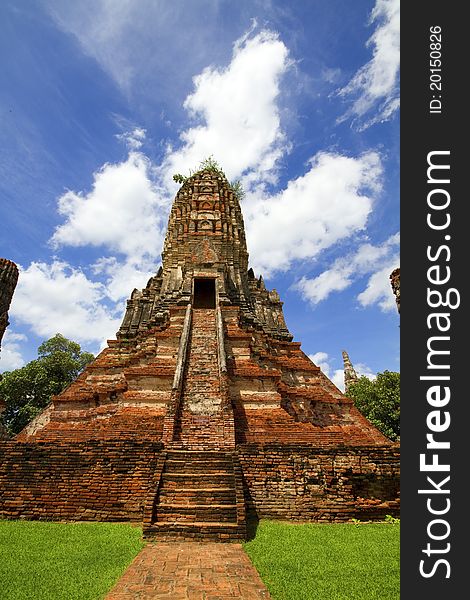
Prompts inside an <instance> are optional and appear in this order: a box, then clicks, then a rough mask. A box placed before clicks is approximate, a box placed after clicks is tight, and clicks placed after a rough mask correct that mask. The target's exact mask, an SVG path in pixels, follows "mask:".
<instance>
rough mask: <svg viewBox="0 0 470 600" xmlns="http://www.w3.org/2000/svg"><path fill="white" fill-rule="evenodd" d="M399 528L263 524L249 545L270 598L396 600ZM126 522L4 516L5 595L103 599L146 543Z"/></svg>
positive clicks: (9, 599)
mask: <svg viewBox="0 0 470 600" xmlns="http://www.w3.org/2000/svg"><path fill="white" fill-rule="evenodd" d="M399 534H400V527H399V525H391V524H388V523H374V524H372V523H367V524H365V523H364V524H360V525H354V524H337V525H315V524H306V525H292V524H288V523H281V522H274V521H261V522H260V523H259V526H258V530H257V532H256V538H255V539H254V540H252V541H250V542H247V543H246V544H245V550H246V551H247V553H248V555H249V557H250V558H251V560H252V561H253V563H254V565H255V567H256V568H257V569H258V571H259V573H260V575H261V577H262V578H263V581H264V582H265V583H266V585H267V586H268V588H269V590H270V592H271V594H272V596H273V600H317V599H318V600H359V599H361V600H398V599H399ZM141 535H142V530H141V529H140V528H139V527H132V526H130V525H126V524H109V523H70V524H61V523H44V522H37V521H35V522H33V521H0V598H2V599H5V600H33V599H34V600H98V599H99V598H103V596H104V595H105V594H106V592H108V591H109V589H110V588H111V587H112V586H113V584H114V583H115V582H116V581H117V579H118V578H119V576H120V575H121V574H122V573H123V572H124V570H125V568H126V567H127V565H128V564H129V563H130V562H131V561H132V559H133V558H134V556H136V555H137V553H138V552H139V550H140V549H141V548H142V547H143V543H142V540H141Z"/></svg>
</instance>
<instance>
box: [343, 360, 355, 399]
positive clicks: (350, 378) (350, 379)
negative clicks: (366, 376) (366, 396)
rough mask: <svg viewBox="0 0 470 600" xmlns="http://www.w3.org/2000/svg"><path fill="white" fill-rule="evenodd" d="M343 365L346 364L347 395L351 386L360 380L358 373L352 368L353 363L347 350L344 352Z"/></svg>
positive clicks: (345, 382)
mask: <svg viewBox="0 0 470 600" xmlns="http://www.w3.org/2000/svg"><path fill="white" fill-rule="evenodd" d="M343 363H344V388H345V393H346V394H347V393H348V389H349V386H350V385H351V384H352V383H356V381H357V380H358V379H359V378H358V376H357V373H356V371H355V370H354V367H353V366H352V362H351V360H350V358H349V355H348V353H347V352H346V350H343Z"/></svg>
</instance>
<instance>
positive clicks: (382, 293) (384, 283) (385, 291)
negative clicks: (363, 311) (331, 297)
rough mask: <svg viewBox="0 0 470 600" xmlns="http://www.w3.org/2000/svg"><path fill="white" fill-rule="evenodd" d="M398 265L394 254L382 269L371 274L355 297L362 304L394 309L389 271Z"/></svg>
mask: <svg viewBox="0 0 470 600" xmlns="http://www.w3.org/2000/svg"><path fill="white" fill-rule="evenodd" d="M398 265H399V257H398V256H395V257H394V258H392V259H391V260H389V261H388V262H387V263H386V265H385V266H384V267H383V268H382V269H379V270H378V271H376V272H375V273H374V274H373V275H371V277H370V278H369V281H368V282H367V287H366V289H365V290H364V291H363V292H361V293H360V294H359V296H358V297H357V299H358V300H359V302H360V303H361V305H362V306H371V305H373V304H378V305H379V306H380V308H381V309H382V310H383V311H390V310H396V300H395V296H394V295H393V292H392V291H391V290H392V288H391V285H390V273H391V272H392V271H393V269H396V268H397V266H398Z"/></svg>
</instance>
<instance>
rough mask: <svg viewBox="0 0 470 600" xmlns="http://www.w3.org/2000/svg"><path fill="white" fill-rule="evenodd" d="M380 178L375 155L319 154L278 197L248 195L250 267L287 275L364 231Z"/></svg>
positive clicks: (247, 222)
mask: <svg viewBox="0 0 470 600" xmlns="http://www.w3.org/2000/svg"><path fill="white" fill-rule="evenodd" d="M381 175H382V164H381V160H380V156H379V155H378V154H377V153H376V152H368V153H365V154H363V155H361V156H359V157H357V158H351V157H347V156H343V155H340V154H334V153H327V152H320V153H318V154H317V155H316V156H314V157H313V158H312V159H311V161H310V163H309V169H308V171H307V172H306V173H305V175H302V176H301V177H299V178H297V179H294V180H291V181H290V182H289V183H288V185H287V187H286V189H285V190H283V191H281V192H280V193H279V194H277V195H275V196H273V197H266V196H262V195H261V196H260V195H257V194H248V195H247V198H246V200H245V202H244V206H243V209H244V214H245V225H246V233H247V240H248V245H249V248H250V261H251V264H252V265H253V266H254V267H255V268H256V269H257V270H261V271H262V272H263V273H264V274H268V275H269V274H271V273H273V272H275V271H285V270H287V269H288V268H289V267H290V265H291V264H292V262H293V261H294V260H299V259H307V258H309V259H311V258H314V257H316V256H317V255H318V254H319V252H320V251H321V250H324V249H325V248H328V247H329V246H331V245H333V244H335V243H336V242H338V241H339V240H342V239H344V238H347V237H349V236H350V235H352V234H353V233H355V232H358V231H361V230H362V229H364V227H365V225H366V222H367V217H368V216H369V214H370V212H371V210H372V205H373V199H374V197H375V196H376V194H377V193H378V192H379V190H380V181H381ZM258 193H259V191H258ZM273 240H275V241H276V243H275V244H273Z"/></svg>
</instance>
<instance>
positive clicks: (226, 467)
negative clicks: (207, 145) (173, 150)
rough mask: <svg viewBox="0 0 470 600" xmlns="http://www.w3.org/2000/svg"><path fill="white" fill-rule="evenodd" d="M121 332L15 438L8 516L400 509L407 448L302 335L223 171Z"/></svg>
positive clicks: (335, 517)
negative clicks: (295, 337) (264, 271)
mask: <svg viewBox="0 0 470 600" xmlns="http://www.w3.org/2000/svg"><path fill="white" fill-rule="evenodd" d="M116 337H117V339H116V340H110V341H109V342H108V347H107V348H106V349H105V350H103V351H102V352H101V353H100V354H99V355H98V357H97V358H96V359H95V360H94V361H93V362H92V363H91V364H90V365H88V367H87V368H86V369H85V370H84V371H83V372H82V373H81V375H80V376H79V377H78V378H77V380H76V381H75V382H74V383H72V384H71V385H70V386H69V387H68V388H67V389H66V390H65V391H64V392H62V393H61V394H60V395H58V396H56V397H54V399H53V402H52V403H51V404H50V406H49V407H48V408H46V409H45V410H44V411H43V412H42V413H41V414H40V415H39V416H38V417H37V418H36V419H35V420H34V421H33V422H32V423H31V424H30V425H28V426H27V427H26V428H25V429H24V430H23V431H22V432H21V433H20V434H19V435H18V436H17V437H16V438H15V439H14V440H12V441H10V442H7V443H2V444H1V445H0V448H3V453H4V454H3V461H2V466H1V467H0V485H1V486H2V488H3V490H4V494H3V496H2V499H1V500H0V515H2V514H3V516H6V517H9V518H18V517H23V518H31V519H38V518H47V519H76V520H112V521H116V520H133V521H143V524H144V534H145V536H146V537H147V538H150V539H151V538H153V537H159V539H162V538H173V537H182V538H185V539H190V538H198V539H199V538H208V539H221V540H224V539H225V540H232V539H240V538H244V537H245V536H246V517H247V514H250V515H251V514H252V515H256V516H258V517H269V518H282V519H291V520H297V521H299V520H311V521H314V520H321V521H344V520H348V519H351V518H353V517H354V518H381V517H383V516H384V515H385V514H395V513H396V511H397V510H398V495H399V479H398V477H399V454H398V447H397V445H396V444H393V443H392V442H390V440H388V439H387V438H386V437H384V436H383V435H382V434H381V433H380V432H379V431H378V430H377V429H376V428H375V427H373V426H372V425H371V424H370V423H369V422H368V421H367V420H366V419H365V418H364V416H363V415H362V414H361V413H360V412H359V411H358V410H357V409H356V408H355V407H354V405H353V402H352V401H351V399H350V398H348V397H347V396H345V395H343V394H342V393H341V392H340V390H338V389H337V388H336V387H335V385H334V384H333V383H332V382H331V381H330V380H329V379H328V378H327V377H326V376H325V375H324V374H323V373H322V371H321V370H320V368H319V367H317V366H316V365H315V364H313V363H312V361H311V360H310V359H309V358H308V357H307V356H306V355H305V354H304V353H303V352H302V350H301V348H300V343H299V342H294V341H292V335H291V334H290V333H289V330H288V328H287V326H286V323H285V320H284V316H283V311H282V302H281V300H280V298H279V295H278V293H277V292H276V291H275V290H272V291H269V290H268V289H267V288H266V287H265V284H264V282H263V279H262V277H259V278H257V277H255V274H254V273H253V270H252V269H249V268H248V252H247V247H246V241H245V232H244V225H243V217H242V213H241V209H240V204H239V201H238V198H237V195H236V193H235V192H234V191H233V189H232V188H231V187H230V185H229V183H228V182H227V180H226V179H225V176H224V175H223V174H222V173H221V172H220V171H214V170H209V169H205V170H202V171H199V172H198V173H196V174H195V175H193V176H192V177H190V178H188V179H187V180H186V181H185V182H184V183H183V185H182V187H181V188H180V190H179V192H178V193H177V195H176V198H175V200H174V203H173V206H172V209H171V213H170V217H169V223H168V231H167V235H166V238H165V243H164V248H163V253H162V266H161V267H160V269H159V270H158V272H157V274H156V275H155V276H154V277H152V278H151V279H150V280H149V282H148V283H147V286H146V287H145V288H144V289H143V290H140V291H139V290H134V291H133V292H132V294H131V297H130V299H129V300H128V301H127V309H126V313H125V316H124V320H123V322H122V325H121V327H120V329H119V331H118V333H117V336H116Z"/></svg>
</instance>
